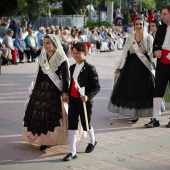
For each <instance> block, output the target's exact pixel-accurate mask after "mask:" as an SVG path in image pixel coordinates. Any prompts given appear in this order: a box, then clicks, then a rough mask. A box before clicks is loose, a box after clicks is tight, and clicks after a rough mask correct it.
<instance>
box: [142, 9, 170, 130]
mask: <svg viewBox="0 0 170 170" xmlns="http://www.w3.org/2000/svg"><path fill="white" fill-rule="evenodd" d="M162 21H163V22H164V24H163V25H160V26H159V27H158V30H157V33H156V36H155V39H154V43H153V53H154V55H155V57H157V66H156V76H155V89H154V99H153V118H151V121H150V122H149V123H148V124H145V126H146V127H149V128H153V127H158V126H160V123H159V115H160V112H161V110H160V108H161V104H162V99H163V96H164V93H165V90H166V86H167V84H168V81H170V6H166V7H164V8H163V9H162ZM166 127H168V128H169V127H170V121H169V123H168V124H167V125H166Z"/></svg>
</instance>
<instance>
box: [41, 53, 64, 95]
mask: <svg viewBox="0 0 170 170" xmlns="http://www.w3.org/2000/svg"><path fill="white" fill-rule="evenodd" d="M42 60H43V64H44V68H45V70H46V73H47V75H48V76H49V77H50V79H51V80H52V82H53V83H54V84H55V85H56V86H57V88H58V89H59V90H60V91H61V92H62V91H63V86H62V81H61V80H60V79H59V77H58V76H57V74H56V73H55V72H53V71H52V70H51V68H50V65H49V62H48V60H47V57H46V53H43V54H42Z"/></svg>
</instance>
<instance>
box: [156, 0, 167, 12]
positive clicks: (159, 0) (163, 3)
mask: <svg viewBox="0 0 170 170" xmlns="http://www.w3.org/2000/svg"><path fill="white" fill-rule="evenodd" d="M155 2H156V9H157V10H160V11H161V10H162V8H163V7H164V6H166V5H167V1H162V0H155ZM169 5H170V3H169Z"/></svg>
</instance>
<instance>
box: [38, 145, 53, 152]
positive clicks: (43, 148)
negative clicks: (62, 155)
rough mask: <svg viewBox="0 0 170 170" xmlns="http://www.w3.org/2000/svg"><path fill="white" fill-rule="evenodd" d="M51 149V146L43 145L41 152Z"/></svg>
mask: <svg viewBox="0 0 170 170" xmlns="http://www.w3.org/2000/svg"><path fill="white" fill-rule="evenodd" d="M50 147H51V145H41V146H40V151H44V150H46V149H47V148H50Z"/></svg>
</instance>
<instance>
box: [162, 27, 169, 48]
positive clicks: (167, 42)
mask: <svg viewBox="0 0 170 170" xmlns="http://www.w3.org/2000/svg"><path fill="white" fill-rule="evenodd" d="M162 48H164V49H167V50H170V25H168V26H167V30H166V35H165V40H164V43H163V46H162Z"/></svg>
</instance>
